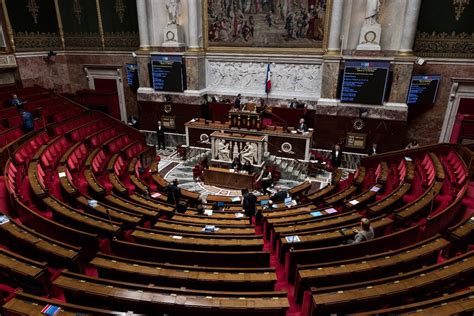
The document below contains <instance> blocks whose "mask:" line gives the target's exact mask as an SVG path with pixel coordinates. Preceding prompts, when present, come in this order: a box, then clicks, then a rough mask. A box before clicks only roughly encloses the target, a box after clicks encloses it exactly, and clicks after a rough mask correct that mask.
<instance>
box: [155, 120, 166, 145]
mask: <svg viewBox="0 0 474 316" xmlns="http://www.w3.org/2000/svg"><path fill="white" fill-rule="evenodd" d="M156 137H157V139H158V149H160V147H161V146H163V149H165V148H166V146H165V129H164V127H163V124H162V123H161V121H158V126H157V127H156Z"/></svg>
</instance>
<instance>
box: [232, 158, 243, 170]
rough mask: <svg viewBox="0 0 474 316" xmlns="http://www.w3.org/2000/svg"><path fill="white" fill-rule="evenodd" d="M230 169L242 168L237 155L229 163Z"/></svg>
mask: <svg viewBox="0 0 474 316" xmlns="http://www.w3.org/2000/svg"><path fill="white" fill-rule="evenodd" d="M230 169H234V170H240V169H242V164H241V163H240V160H239V157H235V158H234V160H233V161H232V164H231V165H230Z"/></svg>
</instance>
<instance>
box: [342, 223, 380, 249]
mask: <svg viewBox="0 0 474 316" xmlns="http://www.w3.org/2000/svg"><path fill="white" fill-rule="evenodd" d="M360 228H361V229H360V230H358V229H354V230H353V231H352V232H353V233H354V234H355V236H354V239H349V240H348V241H347V242H346V243H348V244H358V243H360V242H362V241H367V240H372V239H374V237H375V234H374V229H373V228H372V227H371V226H370V221H369V219H368V218H365V217H364V218H362V219H361V221H360Z"/></svg>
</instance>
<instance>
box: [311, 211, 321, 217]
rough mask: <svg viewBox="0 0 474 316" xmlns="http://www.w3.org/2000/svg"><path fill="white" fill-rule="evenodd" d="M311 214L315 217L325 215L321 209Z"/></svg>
mask: <svg viewBox="0 0 474 316" xmlns="http://www.w3.org/2000/svg"><path fill="white" fill-rule="evenodd" d="M310 214H311V216H314V217H316V216H321V215H323V213H321V212H320V211H315V212H311V213H310Z"/></svg>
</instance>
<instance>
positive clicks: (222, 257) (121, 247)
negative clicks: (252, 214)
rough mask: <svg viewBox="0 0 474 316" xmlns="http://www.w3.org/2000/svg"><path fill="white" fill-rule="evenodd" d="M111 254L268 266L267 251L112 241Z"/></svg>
mask: <svg viewBox="0 0 474 316" xmlns="http://www.w3.org/2000/svg"><path fill="white" fill-rule="evenodd" d="M111 246H112V253H113V254H115V255H117V256H120V257H125V258H130V259H137V260H154V261H156V262H161V263H167V262H168V263H172V264H189V263H191V262H192V263H193V264H196V265H200V266H208V267H241V268H245V267H247V268H257V267H260V268H262V267H265V268H266V267H269V266H270V252H269V251H209V250H207V251H201V250H186V249H176V248H164V247H156V246H149V245H142V244H137V243H131V242H126V241H120V240H112V242H111Z"/></svg>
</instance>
